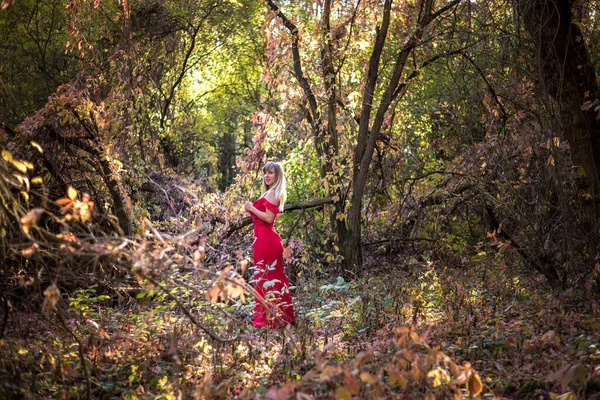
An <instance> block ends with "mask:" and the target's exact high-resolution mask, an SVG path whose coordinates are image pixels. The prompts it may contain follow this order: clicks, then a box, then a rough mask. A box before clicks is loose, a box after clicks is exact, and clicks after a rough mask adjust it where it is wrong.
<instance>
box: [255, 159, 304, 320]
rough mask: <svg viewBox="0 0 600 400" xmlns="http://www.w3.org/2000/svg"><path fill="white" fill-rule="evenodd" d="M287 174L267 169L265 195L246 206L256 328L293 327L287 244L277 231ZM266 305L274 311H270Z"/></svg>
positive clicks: (271, 164) (271, 165)
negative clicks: (251, 242) (251, 241)
mask: <svg viewBox="0 0 600 400" xmlns="http://www.w3.org/2000/svg"><path fill="white" fill-rule="evenodd" d="M286 197H287V195H286V187H285V174H284V172H283V168H282V167H281V165H280V164H279V163H276V162H269V163H267V164H266V165H265V166H264V167H263V181H262V195H261V196H260V198H258V200H255V201H254V202H250V201H247V202H246V204H245V205H244V208H245V210H246V211H248V212H249V213H250V216H251V217H252V221H253V223H254V245H253V253H254V255H253V258H254V279H253V280H254V290H255V291H256V298H255V301H254V319H253V320H252V325H253V326H255V327H256V328H263V327H272V328H275V327H277V326H279V325H281V324H283V325H287V324H293V323H294V321H295V318H294V308H293V306H292V296H291V294H290V289H289V284H288V280H287V278H286V276H285V273H284V271H283V244H282V242H281V238H280V237H279V235H278V234H277V232H276V231H275V229H274V227H273V226H274V224H275V219H276V218H277V215H279V213H280V212H281V211H283V206H284V204H285V200H286ZM265 303H266V304H268V305H269V306H270V307H272V308H271V310H267V308H266V307H265Z"/></svg>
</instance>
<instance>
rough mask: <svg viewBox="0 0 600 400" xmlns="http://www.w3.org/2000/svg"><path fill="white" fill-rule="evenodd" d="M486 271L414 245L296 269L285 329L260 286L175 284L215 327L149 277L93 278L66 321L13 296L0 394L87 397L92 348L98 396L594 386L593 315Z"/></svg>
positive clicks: (565, 390) (503, 394)
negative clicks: (97, 282)
mask: <svg viewBox="0 0 600 400" xmlns="http://www.w3.org/2000/svg"><path fill="white" fill-rule="evenodd" d="M473 271H475V272H473ZM491 272H492V271H488V270H485V269H484V268H480V269H479V270H477V269H475V270H473V269H469V270H463V269H458V268H448V267H445V266H443V265H441V264H440V265H438V264H436V263H435V262H431V261H427V260H419V261H417V260H415V259H411V260H409V261H407V262H405V263H401V264H400V263H398V265H384V266H381V265H380V266H379V268H378V271H375V269H373V270H372V272H370V273H366V274H364V276H362V277H361V278H358V279H356V280H353V281H350V282H348V281H345V280H344V279H343V278H341V277H337V278H321V279H310V280H309V279H300V280H299V281H298V284H297V286H296V287H295V288H293V294H294V306H295V311H296V314H297V325H296V326H295V327H293V328H291V327H288V328H286V329H283V330H282V329H278V330H256V329H254V328H251V327H250V324H249V321H250V316H251V310H252V301H251V300H252V299H251V298H247V299H246V300H245V301H242V300H241V299H237V300H233V299H230V300H228V301H226V302H215V303H214V304H211V303H210V302H209V301H206V300H205V299H200V298H194V296H193V294H192V293H191V292H186V291H185V290H184V289H180V291H179V293H177V295H178V296H180V297H181V298H184V299H186V301H187V303H188V304H191V305H192V307H191V308H190V310H191V312H192V313H193V315H195V316H197V317H198V316H200V315H203V320H202V323H203V324H205V326H210V327H211V329H212V330H213V332H218V334H219V340H214V339H211V338H210V337H208V336H207V335H206V334H205V333H204V332H203V331H201V330H200V329H198V327H197V325H196V324H192V323H191V322H190V321H189V318H188V316H186V315H184V313H182V310H181V309H180V305H178V304H177V303H176V302H174V301H173V300H171V299H169V297H168V296H166V295H165V294H164V293H161V292H159V291H156V290H155V288H154V287H153V286H152V285H149V284H147V283H146V284H145V286H144V287H145V290H144V291H142V292H138V293H137V294H135V295H132V296H128V297H124V298H121V299H116V298H115V296H109V295H107V294H101V290H99V288H97V287H94V286H92V287H90V288H88V289H86V290H78V291H75V292H73V293H68V294H65V295H63V297H62V299H61V300H60V307H61V308H62V310H63V311H62V316H63V318H64V322H65V325H64V326H62V325H61V324H60V322H59V321H57V320H56V319H55V318H50V317H49V315H48V314H45V313H41V312H37V311H36V310H33V309H27V308H23V309H18V310H17V309H15V310H13V312H12V313H11V315H10V324H9V328H8V329H7V332H6V334H5V337H4V339H2V340H0V353H1V354H2V357H1V358H0V397H2V398H30V399H34V398H35V399H37V398H82V397H86V389H85V386H86V379H85V376H84V371H83V369H82V364H81V355H83V357H84V359H85V365H86V369H87V374H88V376H89V382H90V390H91V393H90V394H91V397H93V398H112V397H115V396H116V397H122V398H127V399H136V398H137V399H150V398H260V397H266V398H271V399H287V398H299V399H302V398H305V399H307V398H338V399H351V398H423V397H425V398H457V399H459V398H468V397H469V396H471V397H483V398H539V397H540V396H542V397H544V398H547V397H550V398H559V396H560V395H562V396H563V397H560V398H590V397H592V396H594V395H596V396H597V394H598V392H600V378H599V374H600V371H599V367H598V365H599V364H600V338H599V337H598V335H597V332H598V331H599V329H600V320H599V319H598V316H591V315H590V314H587V313H586V314H584V313H583V312H581V311H578V310H577V307H576V304H575V305H574V304H568V303H566V302H565V301H564V300H560V299H557V298H556V297H555V296H553V294H552V293H550V292H549V291H548V290H546V289H545V288H544V286H542V285H540V284H539V283H538V282H535V281H532V282H524V281H521V280H519V278H517V276H516V275H515V276H512V277H510V274H507V273H506V272H505V273H503V274H502V275H500V274H493V273H491ZM499 276H502V277H503V278H498V277H499ZM201 279H202V278H201V277H194V276H192V275H188V276H186V282H187V283H188V284H190V285H192V286H193V285H196V284H198V283H199V282H197V281H200V280H201ZM186 296H187V297H186ZM117 300H118V301H117ZM74 337H77V338H78V341H79V342H80V343H81V346H79V344H78V341H77V340H74ZM567 396H572V397H567Z"/></svg>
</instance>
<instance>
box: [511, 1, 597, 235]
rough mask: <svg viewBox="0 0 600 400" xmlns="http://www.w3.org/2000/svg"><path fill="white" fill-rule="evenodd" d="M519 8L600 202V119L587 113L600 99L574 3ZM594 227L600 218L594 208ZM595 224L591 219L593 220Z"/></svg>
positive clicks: (546, 84)
mask: <svg viewBox="0 0 600 400" xmlns="http://www.w3.org/2000/svg"><path fill="white" fill-rule="evenodd" d="M515 7H516V9H517V11H518V13H519V15H520V17H521V19H522V21H523V24H524V26H525V28H526V30H527V31H528V32H529V34H530V35H531V39H532V40H533V42H534V45H535V50H536V54H535V57H536V60H535V61H536V63H537V66H538V68H539V72H540V75H541V76H540V82H539V84H540V86H541V87H542V89H544V91H545V92H546V93H547V94H549V95H550V96H551V97H552V98H553V99H554V100H555V101H556V104H557V106H558V111H559V115H558V116H559V120H560V123H561V128H562V132H563V135H564V139H566V141H567V142H568V143H569V146H570V149H571V158H572V160H573V163H574V164H575V165H576V166H579V167H581V168H582V169H583V171H585V182H586V187H585V189H586V190H587V193H588V194H589V195H590V196H584V197H585V198H588V199H589V200H590V201H588V203H597V201H598V198H599V195H600V179H599V177H600V121H598V120H597V118H596V115H595V113H593V112H591V111H583V110H582V106H583V104H584V103H585V102H587V101H590V100H594V99H597V98H599V97H600V90H599V88H598V83H597V81H596V73H595V71H594V66H593V65H592V63H591V62H590V59H589V56H588V52H587V49H586V45H585V41H584V40H583V37H582V34H581V30H580V29H579V27H578V26H577V25H576V24H574V23H572V22H571V2H570V1H569V0H557V1H555V2H549V1H546V0H517V1H516V2H515ZM588 208H589V209H590V210H589V211H590V212H591V215H589V217H590V218H591V220H593V222H594V224H595V222H596V221H597V220H598V217H599V216H600V215H599V213H598V211H596V210H595V207H593V206H592V207H588ZM590 222H591V221H590Z"/></svg>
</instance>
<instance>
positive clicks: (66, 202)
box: [55, 197, 72, 206]
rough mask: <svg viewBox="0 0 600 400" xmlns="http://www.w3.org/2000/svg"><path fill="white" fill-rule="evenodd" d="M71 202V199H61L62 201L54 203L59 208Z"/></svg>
mask: <svg viewBox="0 0 600 400" xmlns="http://www.w3.org/2000/svg"><path fill="white" fill-rule="evenodd" d="M71 201H72V200H71V199H67V198H66V197H63V198H62V199H58V200H56V201H55V203H56V204H58V205H59V206H64V205H65V204H69V203H70V202H71Z"/></svg>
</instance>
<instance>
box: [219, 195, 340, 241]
mask: <svg viewBox="0 0 600 400" xmlns="http://www.w3.org/2000/svg"><path fill="white" fill-rule="evenodd" d="M330 203H333V199H332V198H331V197H324V198H321V199H315V200H311V201H307V202H305V203H293V204H286V205H285V208H284V210H283V212H290V211H295V210H306V209H309V208H315V207H321V206H324V205H325V204H330ZM251 223H252V218H251V217H244V218H242V219H240V220H238V221H236V222H234V223H233V224H231V226H230V227H229V229H228V230H227V232H225V233H224V234H223V235H221V239H225V238H228V237H229V236H231V234H232V233H234V232H235V231H238V230H240V229H242V228H243V227H245V226H248V225H250V224H251Z"/></svg>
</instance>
